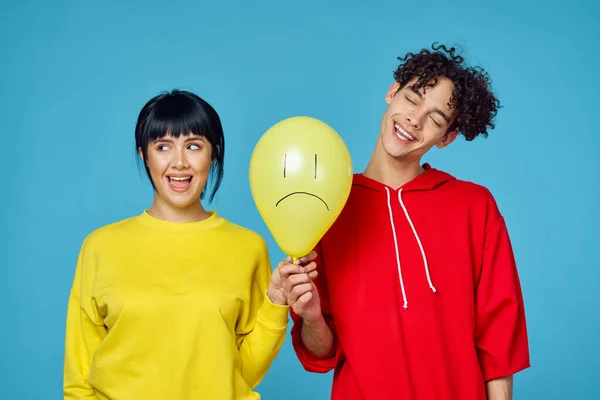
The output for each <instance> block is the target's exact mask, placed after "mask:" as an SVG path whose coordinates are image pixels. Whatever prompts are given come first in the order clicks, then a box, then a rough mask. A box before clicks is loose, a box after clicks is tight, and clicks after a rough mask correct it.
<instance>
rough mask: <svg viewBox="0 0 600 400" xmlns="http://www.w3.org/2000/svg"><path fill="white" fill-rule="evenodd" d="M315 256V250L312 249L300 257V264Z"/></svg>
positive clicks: (311, 259)
mask: <svg viewBox="0 0 600 400" xmlns="http://www.w3.org/2000/svg"><path fill="white" fill-rule="evenodd" d="M315 258H317V252H316V251H314V250H313V251H311V252H310V253H308V254H307V255H305V256H304V257H301V258H300V262H301V263H302V264H305V263H307V262H309V261H313V260H314V259H315Z"/></svg>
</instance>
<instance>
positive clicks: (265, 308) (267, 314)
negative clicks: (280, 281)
mask: <svg viewBox="0 0 600 400" xmlns="http://www.w3.org/2000/svg"><path fill="white" fill-rule="evenodd" d="M289 310H290V306H289V305H285V306H282V305H279V304H275V303H273V302H271V299H270V298H269V296H267V291H266V290H265V293H264V301H263V304H262V306H261V308H260V310H259V311H258V316H257V318H258V320H259V321H260V322H262V323H263V324H264V325H266V326H267V327H269V328H271V329H285V328H286V327H287V324H288V313H289Z"/></svg>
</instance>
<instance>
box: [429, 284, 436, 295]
mask: <svg viewBox="0 0 600 400" xmlns="http://www.w3.org/2000/svg"><path fill="white" fill-rule="evenodd" d="M429 287H430V288H431V291H432V292H433V293H435V292H437V289H436V288H435V287H433V285H431V286H429Z"/></svg>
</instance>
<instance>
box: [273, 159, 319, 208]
mask: <svg viewBox="0 0 600 400" xmlns="http://www.w3.org/2000/svg"><path fill="white" fill-rule="evenodd" d="M298 157H299V155H298V153H297V152H292V153H291V154H290V157H289V159H290V162H289V164H290V168H289V170H288V155H287V154H284V155H283V178H284V179H286V178H288V177H289V178H291V179H296V181H299V180H302V181H303V182H302V183H303V185H299V186H298V187H300V186H304V187H309V186H311V185H310V184H309V183H310V180H309V181H307V180H306V178H305V177H304V175H306V173H303V172H304V171H302V168H300V166H301V165H303V164H304V162H302V161H303V160H298ZM292 174H293V175H292ZM318 174H319V157H318V155H317V154H316V153H315V163H314V174H313V179H315V180H316V179H317V176H318ZM290 175H292V176H290ZM295 175H302V176H301V177H298V176H295ZM303 178H304V179H303ZM298 183H300V182H298ZM315 189H316V188H315ZM298 195H305V196H312V197H314V198H317V199H319V200H321V202H322V203H323V205H324V206H325V208H326V209H327V211H329V205H328V204H327V202H326V201H325V200H323V198H322V197H321V196H319V195H317V194H315V193H311V192H306V191H295V192H291V193H288V194H286V195H285V196H283V197H282V198H281V199H279V200H278V201H277V203H275V207H277V206H278V205H279V203H281V202H282V201H284V200H285V199H287V198H289V197H291V196H298Z"/></svg>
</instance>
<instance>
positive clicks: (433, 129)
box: [380, 76, 457, 162]
mask: <svg viewBox="0 0 600 400" xmlns="http://www.w3.org/2000/svg"><path fill="white" fill-rule="evenodd" d="M417 79H418V78H417V77H415V78H413V79H412V80H411V81H410V82H408V83H407V84H406V85H405V86H404V87H403V88H402V89H400V90H398V89H399V88H400V84H399V83H397V82H396V83H394V84H393V85H392V86H391V87H390V89H389V90H388V92H387V94H386V97H385V101H386V103H387V104H388V108H387V110H386V111H385V113H384V114H383V118H382V120H381V133H380V139H381V144H382V146H383V149H384V150H385V152H386V153H387V154H388V155H390V156H391V157H393V158H394V159H397V160H398V159H403V160H415V161H418V162H419V161H420V159H421V157H422V156H423V154H425V153H426V152H427V151H429V149H431V148H432V147H433V146H435V145H437V146H438V147H440V148H441V147H445V146H447V145H449V144H450V143H452V141H454V139H455V138H456V135H457V132H456V131H452V132H448V128H449V127H450V126H451V124H452V123H453V122H454V119H455V118H456V112H455V111H456V110H454V109H450V107H449V106H448V104H449V102H450V97H451V96H452V90H453V89H454V84H453V83H452V81H450V80H449V79H448V78H446V77H443V76H440V77H438V80H437V84H436V85H435V86H426V87H423V88H420V89H413V87H412V86H413V84H415V83H416V82H417Z"/></svg>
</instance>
